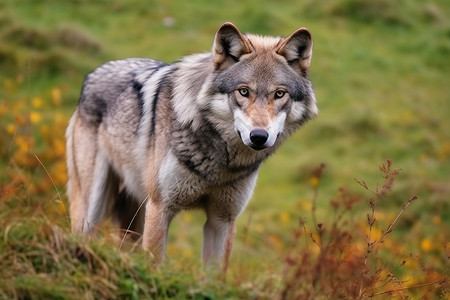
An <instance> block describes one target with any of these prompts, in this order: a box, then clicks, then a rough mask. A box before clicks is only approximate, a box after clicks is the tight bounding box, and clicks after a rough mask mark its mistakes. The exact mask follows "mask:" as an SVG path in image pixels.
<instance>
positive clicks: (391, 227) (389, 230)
mask: <svg viewBox="0 0 450 300" xmlns="http://www.w3.org/2000/svg"><path fill="white" fill-rule="evenodd" d="M416 199H417V196H412V197H411V199H409V200H408V202H406V203H405V205H403V208H402V210H401V211H400V212H399V213H398V215H397V217H395V219H394V221H392V222H391V224H389V226H388V228H387V229H386V231H385V232H384V233H383V234H382V235H381V236H380V237H379V238H378V239H377V240H376V241H374V242H373V243H371V244H370V245H369V246H370V247H371V248H373V247H375V245H376V244H378V243H379V242H380V241H381V240H382V239H383V238H384V237H385V236H386V235H388V234H389V233H391V232H392V229H393V228H394V225H395V223H396V222H397V220H398V219H399V218H400V216H401V215H402V214H403V212H404V211H405V210H406V208H407V207H408V206H409V205H410V204H411V203H412V202H413V201H414V200H416Z"/></svg>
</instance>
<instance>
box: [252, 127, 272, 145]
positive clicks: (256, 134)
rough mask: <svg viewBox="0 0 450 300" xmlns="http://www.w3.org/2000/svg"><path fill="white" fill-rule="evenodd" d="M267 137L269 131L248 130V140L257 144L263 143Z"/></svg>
mask: <svg viewBox="0 0 450 300" xmlns="http://www.w3.org/2000/svg"><path fill="white" fill-rule="evenodd" d="M268 139H269V133H268V132H267V131H265V130H263V129H255V130H252V131H251V132H250V141H252V143H253V144H255V145H257V146H262V145H264V144H265V143H266V142H267V140H268Z"/></svg>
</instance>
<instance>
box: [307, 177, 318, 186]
mask: <svg viewBox="0 0 450 300" xmlns="http://www.w3.org/2000/svg"><path fill="white" fill-rule="evenodd" d="M319 182H320V180H319V178H318V177H315V176H314V177H311V179H310V180H309V184H310V185H311V186H312V187H317V186H318V185H319Z"/></svg>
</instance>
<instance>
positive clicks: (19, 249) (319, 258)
mask: <svg viewBox="0 0 450 300" xmlns="http://www.w3.org/2000/svg"><path fill="white" fill-rule="evenodd" d="M225 21H231V22H233V23H235V24H236V25H237V26H238V27H239V28H240V29H241V30H242V31H244V32H253V33H258V34H262V35H288V34H290V33H291V32H292V31H294V30H295V29H297V28H298V27H302V26H304V27H307V28H308V29H309V30H310V31H311V33H312V35H313V39H314V50H313V61H312V66H311V70H310V77H311V79H312V82H313V85H314V88H315V91H316V96H317V100H318V105H319V109H320V114H319V117H318V118H317V119H316V120H314V121H312V122H310V123H308V124H307V125H306V126H305V127H303V128H302V129H300V130H299V131H298V132H297V133H296V134H295V135H294V136H293V137H292V138H291V139H290V140H289V141H288V142H287V143H286V144H284V145H283V146H282V147H281V149H280V150H279V151H278V152H277V154H276V155H274V156H273V157H271V158H270V159H269V160H268V161H267V162H266V163H265V164H264V165H263V167H262V169H261V171H260V175H259V179H258V184H257V188H256V191H255V194H254V196H253V198H252V201H251V202H250V204H249V206H248V207H247V209H246V210H245V212H244V213H243V214H242V215H241V216H240V218H239V222H238V226H237V237H236V241H235V246H234V249H233V253H232V258H231V260H232V262H231V266H230V268H229V272H228V274H227V280H223V279H222V278H221V276H219V275H218V274H216V273H215V272H214V271H212V270H204V269H203V268H202V266H201V260H200V249H201V233H202V224H203V223H204V221H205V217H204V216H203V214H202V213H201V212H195V211H194V212H188V213H183V214H181V215H179V216H178V217H177V218H176V219H175V221H174V223H173V225H172V227H171V231H170V239H169V245H168V261H167V263H166V264H164V265H163V266H161V267H159V268H154V267H153V266H152V261H151V257H150V255H149V254H148V253H145V252H143V251H141V250H140V249H139V246H138V245H137V244H133V243H132V242H126V243H125V244H124V245H123V246H122V248H121V249H119V248H120V246H119V245H120V244H121V241H120V240H118V239H117V238H115V235H114V233H115V232H116V229H115V228H112V227H111V226H110V225H109V224H105V225H104V227H103V228H102V230H101V232H100V233H99V234H98V236H95V237H92V238H90V239H89V240H86V239H83V238H82V237H79V236H77V235H73V234H71V233H70V227H69V222H70V216H69V215H68V214H67V211H66V207H67V197H66V196H65V182H66V180H67V175H66V170H65V161H64V155H65V140H64V131H65V127H66V126H67V122H68V119H69V117H70V115H71V113H72V112H73V111H74V109H75V107H76V103H77V101H78V96H79V92H80V88H81V84H82V81H83V79H84V76H85V75H86V74H87V73H88V72H90V71H91V70H93V69H94V68H95V67H96V66H98V65H100V64H102V63H104V62H106V61H108V60H113V59H120V58H126V57H151V58H156V59H160V60H163V61H166V62H171V61H175V60H177V59H179V58H180V57H182V56H184V55H188V54H191V53H196V52H204V51H209V50H210V48H211V46H212V42H213V37H214V34H215V32H216V30H217V28H218V27H219V26H220V25H221V24H222V23H223V22H225ZM449 59H450V4H449V3H448V1H446V0H430V1H413V0H410V1H409V0H401V1H389V0H378V1H370V0H336V1H325V0H320V1H313V0H305V1H287V0H281V1H256V0H250V1H222V0H221V1H205V0H195V1H181V0H164V1H138V0H113V1H106V0H98V1H84V0H70V1H69V0H67V1H53V0H39V1H26V0H0V155H1V156H0V157H1V159H0V276H1V278H2V280H0V298H1V299H3V298H4V299H11V298H12V299H14V298H17V299H102V298H104V299H114V298H119V299H122V298H124V299H146V298H157V299H160V298H161V299H336V298H347V299H365V298H370V297H371V296H373V297H374V298H376V299H384V298H385V299H392V298H396V299H407V298H408V297H409V298H411V299H418V298H421V297H422V298H423V299H440V298H441V299H448V297H449V295H450V282H449V274H450V262H449V257H450V117H449V116H450V84H449V81H450V76H449V74H450V60H449ZM387 160H390V161H392V167H391V169H390V170H391V171H389V172H387V173H386V172H385V173H383V172H381V173H380V170H379V166H381V165H385V166H386V165H387V164H388V163H387V162H386V161H387ZM322 163H323V164H324V165H325V167H324V169H323V170H322V171H323V172H319V171H318V166H320V165H321V164H322ZM397 169H401V170H400V171H399V172H398V174H396V172H393V170H397ZM383 177H385V178H383ZM355 179H357V180H358V181H360V182H361V181H364V182H365V184H367V186H368V188H369V189H370V191H368V190H366V189H365V188H364V187H363V186H362V185H364V184H362V185H361V184H358V183H357V182H356V180H355ZM394 179H395V184H393V185H392V186H391V183H392V182H394ZM383 187H384V188H383ZM385 192H386V193H385ZM414 196H417V199H416V200H414V201H413V202H411V203H410V205H409V206H408V207H407V208H406V209H404V210H403V207H404V205H405V204H407V203H409V202H408V201H409V200H410V199H411V198H413V197H414ZM371 201H372V206H371V204H370V203H371ZM374 201H375V202H376V205H375V204H373V203H374ZM350 207H351V208H350ZM400 212H401V216H400V217H399V218H398V220H396V221H395V224H394V227H393V231H392V232H390V233H388V234H387V235H384V233H386V231H387V230H388V226H389V225H390V224H392V222H393V221H394V220H395V219H396V216H397V215H398V214H399V213H400ZM375 219H376V220H375ZM374 220H375V221H374ZM318 224H320V225H319V226H318ZM371 224H372V225H371ZM368 237H369V238H368ZM380 238H381V239H380ZM378 239H380V240H379V242H377V240H378Z"/></svg>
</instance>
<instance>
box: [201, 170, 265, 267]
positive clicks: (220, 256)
mask: <svg viewBox="0 0 450 300" xmlns="http://www.w3.org/2000/svg"><path fill="white" fill-rule="evenodd" d="M255 182H256V172H255V173H253V174H252V175H250V176H249V177H247V178H244V179H243V180H241V181H239V182H235V183H234V184H232V185H230V186H228V187H226V188H222V189H220V190H218V191H215V192H214V193H213V196H211V197H210V198H209V199H208V200H207V202H206V205H205V210H206V218H207V220H206V223H205V225H204V227H203V255H202V256H203V262H204V263H205V265H210V264H222V270H223V271H224V273H225V272H226V270H227V268H228V262H229V259H230V254H231V249H232V248H233V241H234V236H235V234H236V226H235V220H236V218H237V216H238V215H239V214H240V213H241V212H242V210H243V209H244V208H245V206H246V205H247V202H248V200H249V199H250V196H251V194H252V192H253V188H254V186H255Z"/></svg>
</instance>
